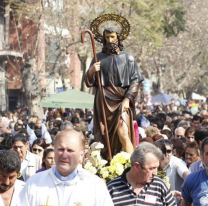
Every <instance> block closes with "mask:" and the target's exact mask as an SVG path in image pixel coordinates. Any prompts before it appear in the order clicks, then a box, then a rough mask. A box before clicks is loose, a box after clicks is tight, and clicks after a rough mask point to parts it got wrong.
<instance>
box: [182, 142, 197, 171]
mask: <svg viewBox="0 0 208 206" xmlns="http://www.w3.org/2000/svg"><path fill="white" fill-rule="evenodd" d="M199 159H200V156H199V148H198V146H197V144H196V143H195V142H190V143H189V144H188V145H187V146H186V149H185V162H186V165H187V167H188V168H189V167H190V165H191V164H192V163H193V162H196V161H198V160H199Z"/></svg>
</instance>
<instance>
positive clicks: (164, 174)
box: [157, 170, 170, 189]
mask: <svg viewBox="0 0 208 206" xmlns="http://www.w3.org/2000/svg"><path fill="white" fill-rule="evenodd" d="M157 176H158V177H159V178H161V179H162V180H163V181H164V182H165V184H166V185H167V187H168V189H170V182H169V178H168V177H167V176H166V172H165V171H161V170H159V171H158V172H157Z"/></svg>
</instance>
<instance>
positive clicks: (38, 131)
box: [34, 129, 42, 138]
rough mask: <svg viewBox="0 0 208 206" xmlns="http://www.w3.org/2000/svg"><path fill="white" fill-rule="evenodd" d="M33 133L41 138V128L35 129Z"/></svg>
mask: <svg viewBox="0 0 208 206" xmlns="http://www.w3.org/2000/svg"><path fill="white" fill-rule="evenodd" d="M34 132H35V135H36V137H37V138H41V137H42V129H35V131H34Z"/></svg>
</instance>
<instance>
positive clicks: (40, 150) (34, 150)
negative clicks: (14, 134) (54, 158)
mask: <svg viewBox="0 0 208 206" xmlns="http://www.w3.org/2000/svg"><path fill="white" fill-rule="evenodd" d="M32 151H33V152H36V151H38V152H42V151H43V150H42V149H36V148H33V149H32Z"/></svg>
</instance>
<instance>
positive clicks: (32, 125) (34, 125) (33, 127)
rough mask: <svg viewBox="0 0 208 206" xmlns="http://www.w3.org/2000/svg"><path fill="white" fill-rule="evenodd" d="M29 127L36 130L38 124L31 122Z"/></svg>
mask: <svg viewBox="0 0 208 206" xmlns="http://www.w3.org/2000/svg"><path fill="white" fill-rule="evenodd" d="M28 125H29V127H30V128H31V129H33V130H35V128H36V124H35V123H34V122H30V123H29V124H28Z"/></svg>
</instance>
